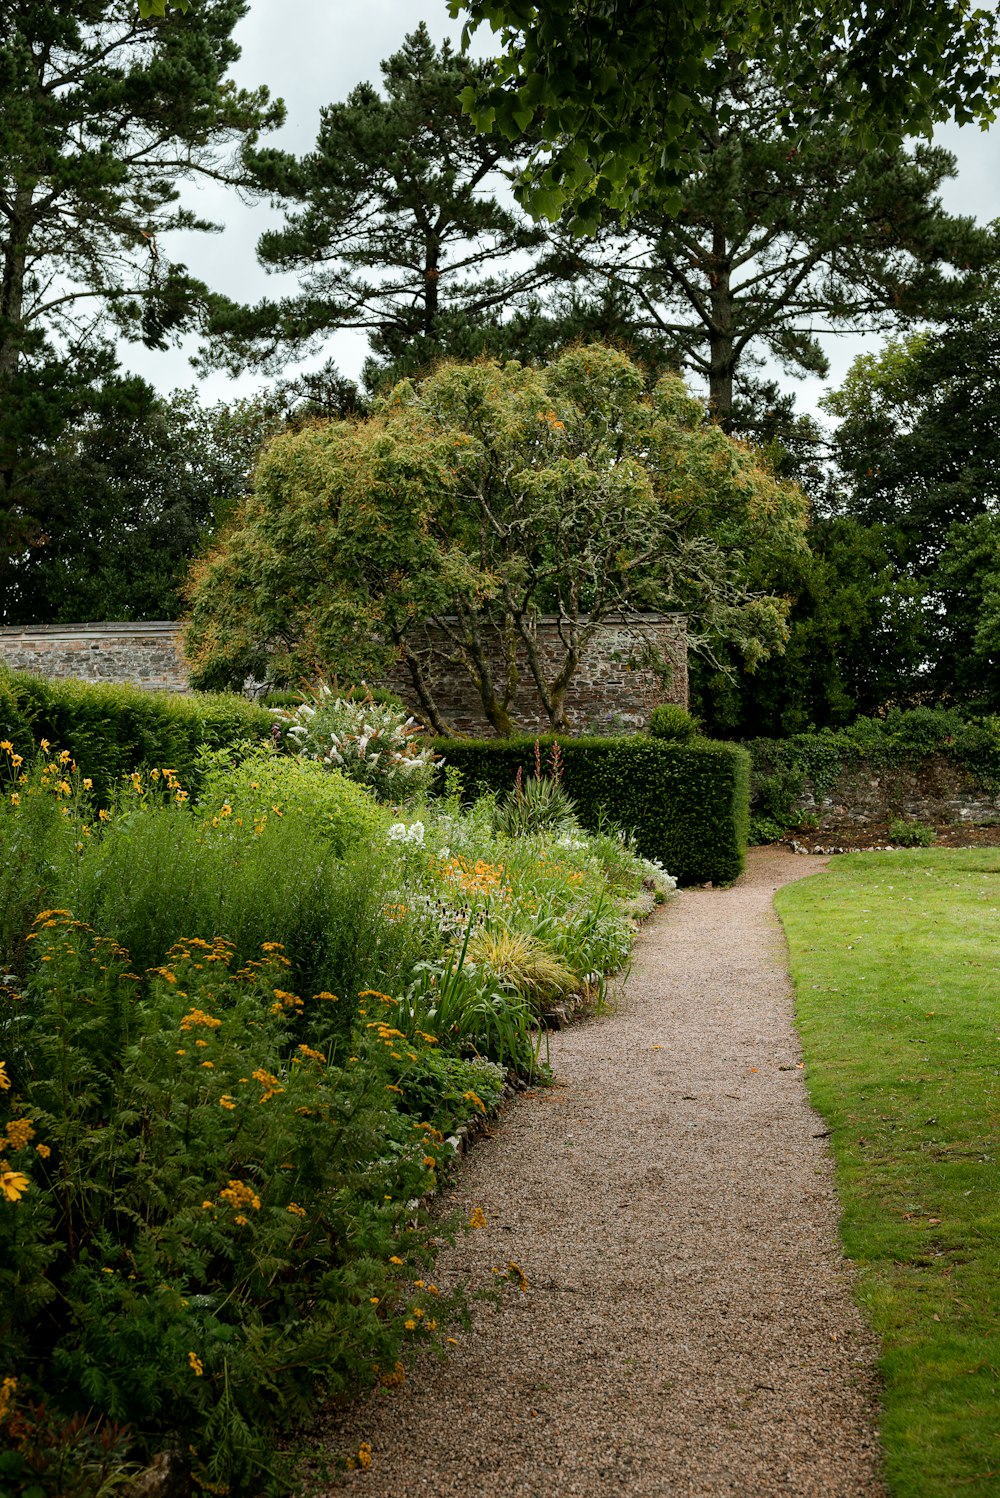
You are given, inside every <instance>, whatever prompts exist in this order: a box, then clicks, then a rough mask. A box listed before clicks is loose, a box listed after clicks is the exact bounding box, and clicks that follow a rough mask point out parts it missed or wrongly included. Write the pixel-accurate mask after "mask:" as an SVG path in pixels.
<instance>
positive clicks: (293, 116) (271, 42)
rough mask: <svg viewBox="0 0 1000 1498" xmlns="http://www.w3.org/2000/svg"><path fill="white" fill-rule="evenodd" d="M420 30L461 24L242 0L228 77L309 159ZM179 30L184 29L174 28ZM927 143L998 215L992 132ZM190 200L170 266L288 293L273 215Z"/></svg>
mask: <svg viewBox="0 0 1000 1498" xmlns="http://www.w3.org/2000/svg"><path fill="white" fill-rule="evenodd" d="M421 20H424V21H426V23H427V26H428V28H429V30H430V32H431V35H432V37H433V38H434V41H435V42H437V43H440V42H441V41H443V40H444V38H445V37H446V36H449V37H451V38H452V39H453V40H454V41H455V42H456V44H457V42H458V40H459V36H460V32H461V25H460V23H459V22H453V21H451V20H450V19H449V17H448V14H447V7H446V3H445V0H363V3H361V4H351V5H348V4H346V3H345V0H333V4H331V3H330V0H251V4H250V10H249V14H248V15H247V16H246V17H245V18H244V20H243V21H241V22H240V24H239V26H238V27H237V30H236V39H237V41H238V42H239V44H240V46H241V47H242V56H241V58H240V61H239V63H238V64H237V66H236V69H235V70H234V76H235V78H236V79H237V81H238V82H239V83H241V84H242V85H244V86H247V87H251V86H256V85H257V84H260V83H266V84H267V85H268V87H269V88H270V89H271V92H272V93H273V94H277V95H279V96H280V97H281V98H283V99H284V100H285V104H286V106H287V110H288V119H287V122H286V124H285V126H284V127H283V129H282V130H281V131H280V132H277V133H275V134H273V135H271V136H269V137H267V139H268V142H269V143H272V144H280V145H281V146H283V147H284V148H285V149H287V150H291V151H294V152H296V153H297V154H303V153H304V152H306V151H308V150H309V149H311V147H312V146H313V145H314V143H315V139H316V133H317V129H318V126H319V110H320V106H321V105H323V104H328V103H334V102H337V101H340V100H343V99H345V98H346V96H347V94H348V93H349V92H350V90H351V89H352V88H354V86H355V85H356V84H358V83H360V82H362V81H364V80H368V81H370V82H372V83H375V84H378V83H379V82H380V72H379V63H380V62H381V61H382V59H383V58H385V57H388V56H389V55H390V53H392V52H395V51H396V50H397V49H398V48H399V45H400V43H401V42H402V39H403V37H404V36H405V35H406V34H407V32H410V31H413V30H414V28H415V27H416V26H417V24H418V22H419V21H421ZM177 24H181V25H183V20H181V21H179V22H178V23H177ZM476 43H477V46H476V50H477V52H479V53H480V54H485V53H486V52H487V51H488V49H489V47H490V45H491V40H490V36H489V33H488V31H484V32H481V33H480V35H479V36H477V38H476ZM937 138H938V140H939V141H940V143H941V144H943V145H945V146H947V147H948V148H949V150H951V151H953V152H954V153H955V155H956V157H957V158H958V166H959V175H958V177H957V179H956V180H955V181H953V182H950V183H948V184H946V186H945V188H944V189H943V192H942V197H943V199H944V204H945V207H946V208H947V209H948V210H949V211H950V212H952V213H966V214H969V213H971V214H973V215H975V217H976V218H978V219H979V220H980V222H983V223H986V222H988V221H989V220H991V219H993V218H998V217H1000V127H996V128H994V130H993V131H992V132H990V133H983V132H982V131H980V130H979V129H978V128H975V127H971V128H970V127H966V128H965V129H963V130H958V129H957V128H956V127H954V126H947V127H945V128H943V129H942V130H941V131H940V133H939V135H938V137H937ZM190 200H191V202H192V206H194V207H196V208H197V210H198V211H199V212H200V213H202V214H203V215H204V216H205V217H206V218H211V219H214V220H216V221H219V222H222V223H224V225H225V228H224V230H223V232H222V233H220V234H215V235H206V234H178V235H174V236H172V237H171V239H170V240H169V242H168V244H167V246H166V247H167V249H168V253H170V254H171V256H172V257H173V258H175V259H180V260H183V261H184V262H185V263H186V264H187V265H188V267H189V269H190V270H191V271H192V272H194V273H195V274H196V275H199V276H201V277H202V278H203V279H204V280H205V281H207V282H208V283H209V285H211V286H212V287H214V288H215V289H217V290H220V291H224V292H226V293H227V294H228V295H230V296H232V297H234V298H236V299H237V300H241V301H247V302H250V301H256V300H258V299H259V298H260V297H262V296H265V295H266V296H274V295H276V294H278V293H279V292H280V290H281V289H282V284H283V282H284V284H285V285H286V286H287V287H288V288H289V289H291V288H292V287H293V286H294V279H293V278H283V277H277V276H272V275H267V274H265V272H264V271H263V270H262V269H261V268H260V266H259V265H258V264H257V261H256V256H255V253H254V247H255V245H256V242H257V238H258V236H259V235H260V233H261V232H262V231H263V230H264V229H265V228H267V227H268V226H269V224H271V223H272V222H280V219H281V215H280V214H279V213H275V212H273V211H272V210H271V209H270V208H269V207H268V205H267V204H266V203H257V204H254V205H250V204H246V203H243V202H241V201H240V200H239V198H238V197H237V196H236V195H235V194H233V193H226V192H222V191H220V190H219V189H217V188H215V187H212V188H209V189H206V190H203V191H201V192H198V193H197V194H194V195H192V197H191V199H190ZM880 341H881V340H879V339H873V340H871V341H870V343H869V345H868V346H870V347H872V348H876V347H878V346H879V343H880ZM864 346H865V344H864V343H862V342H861V341H860V340H858V339H856V338H853V337H851V338H847V337H834V338H831V339H830V340H828V342H827V349H828V353H829V355H830V358H831V361H832V364H833V369H832V371H831V379H832V381H833V383H834V384H836V383H839V380H840V379H841V378H842V376H843V374H844V373H845V371H846V369H847V367H848V365H849V364H850V361H851V359H852V358H853V357H854V356H855V354H856V353H858V352H859V351H860V350H861V349H862V348H863V347H864ZM366 350H367V339H366V337H365V335H364V334H362V333H358V332H343V333H338V334H335V335H334V336H333V337H332V338H331V339H330V342H329V345H328V347H327V349H326V350H325V352H324V354H323V355H322V356H321V357H319V358H317V359H313V360H312V361H311V365H317V364H321V363H323V362H324V360H325V359H326V358H330V357H332V358H333V359H335V360H336V362H337V364H338V365H339V367H340V369H341V371H342V372H343V373H344V374H346V375H350V376H352V377H356V376H357V374H358V372H359V370H360V368H361V364H362V361H363V359H364V357H365V353H366ZM192 352H193V344H192V345H191V346H189V347H188V348H186V349H171V350H169V351H166V352H162V353H157V352H154V351H151V350H146V349H143V348H142V347H139V348H136V347H135V346H123V347H122V350H121V355H122V360H123V362H124V363H125V364H126V365H127V366H128V367H130V368H132V369H134V370H135V371H137V372H138V373H140V374H142V375H144V376H145V377H146V379H148V380H149V381H150V382H151V383H152V384H154V385H155V386H157V388H158V389H160V390H163V391H167V390H171V389H173V388H175V387H176V386H187V385H192V384H194V383H196V382H197V376H196V374H195V372H194V371H193V370H192V368H191V365H190V363H189V362H188V361H189V356H190V354H191V353H192ZM295 367H298V368H308V367H310V365H308V364H304V365H301V366H295ZM200 383H201V384H202V389H203V394H204V397H205V398H206V399H207V400H229V399H232V398H233V397H235V396H238V395H248V394H250V393H251V392H252V391H253V390H254V389H256V388H258V387H260V386H261V385H263V384H266V383H267V381H266V380H265V379H263V378H262V377H261V376H259V375H253V374H248V375H243V376H241V377H240V378H239V379H233V378H231V377H230V376H228V375H224V374H212V375H210V376H209V377H208V378H207V379H205V380H204V381H202V382H200ZM786 383H788V384H789V385H793V386H794V388H795V389H796V390H797V391H798V393H799V402H800V405H801V406H803V407H804V408H806V409H810V408H812V407H813V406H814V403H815V400H816V398H817V397H818V395H819V394H820V393H821V391H822V388H823V387H822V384H821V382H819V381H816V380H803V381H795V382H792V381H787V382H786Z"/></svg>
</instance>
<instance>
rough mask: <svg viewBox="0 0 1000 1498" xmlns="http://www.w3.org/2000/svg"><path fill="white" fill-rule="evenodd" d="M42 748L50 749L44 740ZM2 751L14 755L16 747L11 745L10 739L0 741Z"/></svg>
mask: <svg viewBox="0 0 1000 1498" xmlns="http://www.w3.org/2000/svg"><path fill="white" fill-rule="evenodd" d="M42 746H43V748H45V749H47V748H48V747H49V746H48V744H46V742H45V740H44V739H43V740H42ZM0 749H6V751H7V753H8V754H13V753H14V745H13V744H12V743H11V741H10V739H0Z"/></svg>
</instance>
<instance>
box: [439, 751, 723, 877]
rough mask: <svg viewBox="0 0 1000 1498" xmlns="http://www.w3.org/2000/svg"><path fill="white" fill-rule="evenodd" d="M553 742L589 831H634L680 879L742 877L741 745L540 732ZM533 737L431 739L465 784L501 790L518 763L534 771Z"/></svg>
mask: <svg viewBox="0 0 1000 1498" xmlns="http://www.w3.org/2000/svg"><path fill="white" fill-rule="evenodd" d="M537 742H538V744H539V748H540V752H541V757H542V760H543V763H544V762H545V761H547V758H548V755H549V752H550V749H551V746H552V744H553V743H554V742H558V744H559V749H560V753H561V755H562V759H563V766H564V769H563V784H564V785H565V787H566V790H567V792H568V794H569V795H570V796H571V797H572V799H573V801H574V802H575V804H576V808H577V813H578V815H579V817H580V820H581V822H582V823H583V825H584V826H585V827H588V828H591V829H597V828H599V827H600V826H601V825H602V824H604V823H607V822H614V823H617V825H618V826H620V827H623V828H625V829H626V830H627V831H629V832H632V833H634V835H635V839H636V846H637V847H638V850H639V852H640V853H642V854H643V855H644V856H645V857H646V858H655V859H657V860H658V861H659V862H660V863H662V864H663V865H664V866H665V867H666V869H667V870H668V871H669V872H670V873H671V874H673V876H674V878H675V879H677V881H678V882H679V883H680V884H708V883H712V884H730V883H732V881H733V880H734V879H735V878H737V876H738V875H739V874H740V873H742V871H743V865H744V859H745V855H746V845H747V828H748V824H749V784H750V756H749V755H748V754H747V752H746V750H744V749H742V748H740V747H739V745H737V744H723V743H716V742H714V741H712V740H709V739H693V740H688V741H687V742H685V743H675V742H670V741H667V740H664V739H655V738H651V737H649V736H647V735H645V734H639V735H636V736H635V737H632V738H578V739H571V738H559V739H558V740H555V739H553V738H544V739H540V740H538V741H537ZM535 743H536V740H535V739H530V738H523V739H482V740H480V739H437V740H436V741H435V745H434V747H435V749H436V750H437V751H438V753H440V754H442V755H443V756H444V759H445V763H446V764H448V765H452V766H454V767H455V768H457V769H458V770H460V771H461V773H462V778H463V785H464V787H465V790H466V791H467V792H468V793H470V794H472V793H475V792H476V791H477V790H478V789H485V790H493V791H496V792H498V793H499V794H502V793H503V792H505V791H509V790H510V789H511V787H512V786H513V784H514V780H515V777H516V775H517V771H518V769H519V768H520V769H521V771H522V773H523V774H524V775H526V776H527V775H533V774H534V773H535V763H536V760H535Z"/></svg>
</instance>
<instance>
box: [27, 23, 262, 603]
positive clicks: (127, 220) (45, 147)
mask: <svg viewBox="0 0 1000 1498" xmlns="http://www.w3.org/2000/svg"><path fill="white" fill-rule="evenodd" d="M245 10H246V6H245V4H244V3H243V0H204V3H203V4H200V5H199V6H198V8H197V10H196V11H195V12H192V14H191V15H190V16H189V17H188V18H187V19H186V21H185V23H184V25H172V24H159V23H157V22H154V21H148V22H143V21H139V20H138V18H137V15H136V12H135V7H134V6H133V4H131V3H130V0H83V3H80V0H11V3H9V4H5V5H4V7H3V13H2V15H0V566H2V565H3V564H4V563H5V562H6V560H7V559H9V558H10V557H11V556H17V555H19V554H20V552H21V551H22V550H23V548H24V547H25V546H29V545H31V544H33V543H34V544H37V543H38V541H39V538H40V537H41V536H43V535H45V527H44V524H43V523H42V521H41V519H40V517H39V516H38V515H37V514H36V508H35V507H36V499H37V495H36V491H35V486H34V480H33V474H34V458H35V451H36V447H37V445H38V443H39V442H41V443H43V444H48V443H50V442H52V441H53V440H55V439H56V438H57V437H58V435H59V432H60V430H61V428H62V426H63V425H64V423H65V422H66V421H67V420H72V419H76V418H79V417H81V416H85V415H86V413H87V412H88V411H90V410H92V409H93V405H94V401H95V399H96V398H97V397H96V396H95V389H96V388H97V387H99V386H100V384H101V381H102V380H106V379H107V378H109V377H110V376H112V375H113V373H114V367H115V358H114V338H115V337H116V336H119V335H124V336H125V337H127V338H131V339H134V340H137V341H142V342H144V343H145V344H147V345H148V346H149V347H151V348H161V347H165V346H166V344H167V343H168V342H169V341H170V339H171V338H172V337H173V336H174V335H175V334H176V333H178V332H180V331H182V330H183V329H184V328H186V327H190V326H193V325H195V324H196V323H197V321H198V319H199V318H200V316H201V313H202V311H203V308H204V296H205V291H206V288H205V286H204V285H203V284H202V283H201V282H200V281H198V280H197V279H196V278H194V277H193V276H191V274H190V273H189V272H188V270H187V268H186V267H185V266H184V265H182V264H179V263H175V262H173V261H171V259H170V258H169V256H168V253H167V250H166V245H165V244H164V246H163V249H162V252H161V248H160V245H161V237H162V236H163V235H165V234H166V233H168V232H169V231H170V230H172V229H177V228H181V229H185V230H190V229H206V228H210V227H211V225H209V224H206V223H205V222H203V221H202V220H201V219H199V218H198V217H197V215H195V214H194V213H192V212H191V210H190V209H189V208H185V207H182V206H181V205H180V202H179V189H178V182H179V180H181V179H184V178H198V177H199V176H201V175H204V174H208V175H210V176H211V177H212V178H213V179H214V180H220V181H236V180H239V177H240V169H239V168H238V166H237V167H235V168H234V167H233V166H232V164H231V162H230V161H229V160H228V157H229V156H230V155H231V153H232V150H233V147H234V146H237V145H238V144H239V143H241V142H243V141H246V140H248V139H250V138H252V137H255V136H256V135H257V134H258V132H259V131H261V130H262V129H265V128H268V127H269V126H271V125H274V124H277V123H278V122H279V121H280V119H281V118H282V109H281V107H280V106H276V105H272V104H271V103H270V102H269V99H268V94H267V90H266V89H258V90H244V89H240V88H237V87H236V86H235V85H234V84H233V83H232V82H231V81H230V80H228V79H227V77H226V74H227V72H228V69H229V67H230V65H231V64H232V63H233V62H234V61H235V59H236V58H237V56H238V55H239V53H238V48H237V47H236V45H235V43H234V42H233V40H232V32H233V28H234V27H235V25H236V23H237V21H238V20H239V19H240V17H241V16H242V15H243V13H244V12H245ZM0 582H3V583H4V586H6V579H5V577H4V576H3V573H2V572H0Z"/></svg>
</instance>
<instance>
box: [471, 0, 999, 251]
mask: <svg viewBox="0 0 1000 1498" xmlns="http://www.w3.org/2000/svg"><path fill="white" fill-rule="evenodd" d="M449 9H450V11H451V14H452V15H453V16H460V15H463V14H464V16H465V17H466V34H468V33H469V32H470V31H472V30H474V29H475V28H476V27H478V26H480V25H482V24H484V23H486V24H488V25H489V26H490V27H491V28H492V29H493V31H494V32H496V33H499V37H500V44H501V49H502V50H501V56H500V59H499V63H498V66H497V70H496V72H495V74H494V78H493V80H492V81H491V82H490V83H489V84H488V85H487V86H485V87H481V88H478V89H477V88H474V87H472V86H470V87H469V88H468V89H467V90H466V93H465V96H464V97H465V102H466V106H467V107H468V108H469V109H470V110H471V112H472V115H473V118H474V120H475V122H476V123H477V125H478V126H479V127H480V128H482V129H486V130H489V129H496V130H498V131H499V132H500V133H501V134H503V135H504V136H506V137H507V138H508V139H514V138H516V137H517V136H518V135H519V134H524V133H525V132H526V131H529V130H530V131H537V132H538V141H539V143H538V145H537V147H536V148H535V150H534V153H533V156H532V160H531V162H530V163H529V168H528V171H527V174H526V176H525V178H524V182H523V187H522V195H523V200H524V201H525V203H526V204H528V206H530V208H531V210H532V211H533V212H534V213H537V214H539V215H542V216H544V217H548V218H556V217H558V216H559V214H560V213H562V212H563V210H564V209H566V208H567V206H568V207H569V208H570V209H571V211H572V213H573V216H574V218H575V222H576V225H577V227H578V228H579V229H581V230H583V231H586V232H592V231H593V230H594V229H596V228H597V227H598V225H599V223H600V222H601V220H602V218H603V217H604V216H605V215H606V213H607V211H608V210H611V211H613V212H614V213H617V214H625V215H628V214H631V213H632V212H634V211H635V210H636V208H637V207H639V206H641V204H642V202H643V201H647V200H649V199H650V198H654V199H655V200H657V201H659V202H662V203H664V204H665V206H666V207H667V208H668V209H669V210H672V209H673V208H676V207H677V206H678V204H679V197H678V188H679V186H680V184H681V183H682V182H683V181H684V180H685V179H686V178H687V177H688V176H689V175H690V173H691V172H692V170H694V169H696V167H697V163H698V161H699V159H700V156H701V149H702V144H701V135H702V132H703V130H704V129H705V128H706V126H707V125H708V124H709V108H708V102H707V101H709V100H711V99H712V97H713V96H714V94H715V92H716V88H717V85H718V82H719V79H720V76H722V75H723V74H724V73H725V71H726V70H728V68H729V67H730V66H731V64H732V60H733V58H736V59H741V58H742V59H751V58H752V59H756V60H757V61H759V62H762V63H764V64H765V65H767V66H768V67H770V68H771V70H772V71H773V73H774V75H775V77H776V78H777V79H778V81H779V83H780V84H781V85H782V86H783V87H787V89H788V91H789V94H790V114H789V119H790V122H791V124H792V125H793V126H794V127H796V128H798V127H800V126H802V125H803V124H806V123H808V122H810V121H815V120H823V119H827V118H829V117H830V114H831V112H833V113H834V114H835V115H836V116H837V117H839V118H840V119H841V120H846V121H850V122H851V123H852V126H853V128H854V129H855V131H856V133H857V134H858V137H859V139H860V141H861V143H862V144H863V145H864V144H867V145H870V144H872V143H873V142H874V141H875V140H877V139H880V138H884V136H885V135H886V134H887V133H888V134H890V135H893V134H894V135H896V136H897V137H898V136H901V135H902V133H903V132H904V130H905V131H906V133H908V134H926V133H929V129H930V126H931V124H932V123H933V122H934V121H936V120H940V119H944V118H947V117H953V118H955V119H957V120H958V121H959V123H965V122H967V121H969V120H972V119H977V120H979V121H980V122H981V123H983V124H986V123H989V122H990V121H991V120H992V119H993V118H994V117H995V112H996V101H997V76H996V65H997V58H998V25H1000V23H998V18H997V14H996V11H995V10H994V9H992V8H987V7H976V8H972V7H968V6H960V5H927V4H925V3H923V0H902V3H896V4H893V5H888V4H885V3H880V4H871V3H867V0H825V3H824V4H823V5H821V6H818V7H815V6H814V7H805V8H804V7H802V6H801V5H799V4H793V3H792V0H758V3H756V4H753V5H747V4H745V3H743V0H672V3H671V4H669V5H666V4H664V3H663V0H545V4H544V5H541V4H538V3H533V0H449ZM831 84H833V85H834V91H833V93H832V95H831V92H830V89H831Z"/></svg>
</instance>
